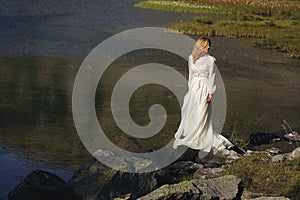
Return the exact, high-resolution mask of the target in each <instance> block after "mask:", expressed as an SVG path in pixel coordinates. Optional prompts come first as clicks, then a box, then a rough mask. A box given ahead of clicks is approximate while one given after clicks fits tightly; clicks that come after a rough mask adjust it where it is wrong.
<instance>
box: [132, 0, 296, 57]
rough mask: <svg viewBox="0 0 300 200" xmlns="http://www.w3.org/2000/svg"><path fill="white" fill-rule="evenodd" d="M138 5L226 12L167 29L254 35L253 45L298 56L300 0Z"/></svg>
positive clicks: (152, 0) (166, 1) (214, 0)
mask: <svg viewBox="0 0 300 200" xmlns="http://www.w3.org/2000/svg"><path fill="white" fill-rule="evenodd" d="M136 6H138V7H142V8H151V9H160V10H168V11H174V12H194V13H213V14H216V15H218V14H226V16H227V17H224V18H223V19H221V20H213V19H209V18H205V17H204V18H199V17H198V18H195V20H194V21H193V22H190V23H178V24H175V25H173V26H171V27H170V28H171V29H173V30H176V31H178V32H181V33H185V34H192V35H206V36H226V37H254V38H258V39H257V41H256V42H255V45H257V46H260V47H263V48H274V49H277V50H280V51H284V52H286V53H287V55H288V56H289V57H293V58H300V20H299V19H300V12H299V9H300V2H299V1H293V0H292V1H287V0H277V1H272V0H270V1H256V0H254V1H251V4H249V3H247V1H235V0H233V1H230V2H229V1H224V0H212V1H208V0H185V1H171V0H164V1H157V0H149V1H142V2H140V3H138V4H136Z"/></svg>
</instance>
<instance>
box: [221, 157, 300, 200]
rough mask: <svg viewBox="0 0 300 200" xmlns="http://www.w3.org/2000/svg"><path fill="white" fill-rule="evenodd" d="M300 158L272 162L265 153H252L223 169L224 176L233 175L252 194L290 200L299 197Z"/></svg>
mask: <svg viewBox="0 0 300 200" xmlns="http://www.w3.org/2000/svg"><path fill="white" fill-rule="evenodd" d="M299 167H300V158H299V157H298V158H296V159H294V160H287V161H284V162H272V161H271V157H270V156H268V155H267V154H265V153H253V154H251V155H249V156H245V157H243V158H241V159H240V160H239V161H237V162H235V163H233V164H229V165H227V166H226V167H225V170H224V173H225V174H234V175H236V176H237V177H240V178H241V179H242V181H243V186H244V187H245V188H246V189H247V190H250V191H252V192H254V193H263V194H265V195H270V196H286V197H289V198H290V199H291V200H296V199H299V197H300V194H299V192H300V171H299V169H300V168H299Z"/></svg>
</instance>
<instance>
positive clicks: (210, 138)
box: [173, 77, 233, 155]
mask: <svg viewBox="0 0 300 200" xmlns="http://www.w3.org/2000/svg"><path fill="white" fill-rule="evenodd" d="M207 83H208V80H207V78H203V77H193V78H192V79H191V82H190V83H189V90H188V92H187V93H186V95H185V96H184V99H183V105H182V108H181V122H180V125H179V128H178V130H177V132H176V134H175V141H174V143H173V148H174V149H176V148H177V147H178V146H179V145H185V146H188V147H190V148H192V149H196V150H200V151H201V152H203V153H204V154H203V155H205V153H209V152H210V150H211V148H212V147H215V148H216V149H218V150H222V149H225V148H226V147H230V146H233V144H232V143H231V142H230V141H228V140H227V139H226V138H225V137H224V136H222V135H221V134H219V133H215V132H214V130H213V126H212V110H211V103H209V102H207V95H208V89H207ZM199 153H200V152H199Z"/></svg>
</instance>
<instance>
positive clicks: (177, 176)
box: [165, 161, 204, 183]
mask: <svg viewBox="0 0 300 200" xmlns="http://www.w3.org/2000/svg"><path fill="white" fill-rule="evenodd" d="M201 169H204V166H203V165H202V164H199V163H194V162H191V161H180V162H177V163H174V164H172V165H170V166H168V167H167V168H166V169H165V170H166V173H167V174H168V175H169V176H170V178H169V181H165V182H166V183H178V182H180V181H182V180H187V178H190V179H191V178H192V175H193V174H194V173H195V172H196V171H198V170H201ZM171 177H173V178H171ZM171 179H172V180H171Z"/></svg>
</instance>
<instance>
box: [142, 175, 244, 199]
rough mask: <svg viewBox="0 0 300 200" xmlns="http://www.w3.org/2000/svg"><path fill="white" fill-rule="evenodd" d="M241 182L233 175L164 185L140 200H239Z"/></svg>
mask: <svg viewBox="0 0 300 200" xmlns="http://www.w3.org/2000/svg"><path fill="white" fill-rule="evenodd" d="M240 184H241V180H240V179H238V178H237V177H235V176H232V175H226V176H222V177H219V178H213V179H193V180H190V181H183V182H180V183H177V184H173V185H164V186H162V187H160V188H158V189H156V190H154V191H153V192H151V193H149V194H147V195H145V196H143V197H140V198H138V200H158V199H159V200H177V199H178V200H179V199H189V200H193V199H203V200H209V199H239V198H240V197H241V195H242V191H241V187H240Z"/></svg>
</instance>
